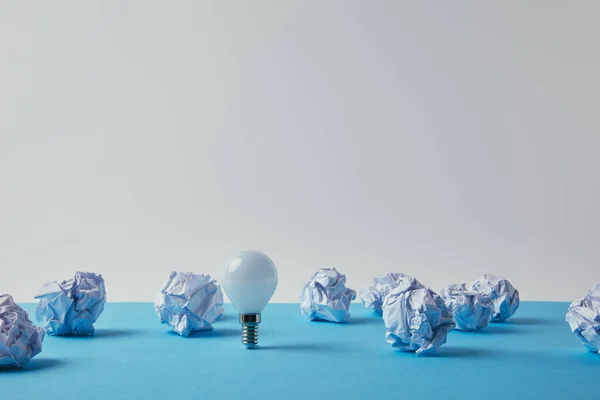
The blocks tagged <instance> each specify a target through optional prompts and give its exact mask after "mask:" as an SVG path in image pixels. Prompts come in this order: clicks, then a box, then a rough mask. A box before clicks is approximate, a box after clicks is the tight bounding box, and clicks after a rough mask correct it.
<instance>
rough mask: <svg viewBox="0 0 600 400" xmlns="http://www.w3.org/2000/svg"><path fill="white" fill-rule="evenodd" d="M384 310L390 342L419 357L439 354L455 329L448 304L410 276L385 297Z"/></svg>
mask: <svg viewBox="0 0 600 400" xmlns="http://www.w3.org/2000/svg"><path fill="white" fill-rule="evenodd" d="M382 310H383V321H384V322H385V329H386V335H385V338H386V340H387V342H388V343H390V344H391V345H392V347H394V348H395V349H398V350H402V351H410V352H413V351H414V352H416V353H417V355H418V356H422V355H427V354H430V353H433V352H435V351H436V350H437V349H438V348H439V347H440V346H441V345H442V344H444V343H446V336H447V335H448V332H450V331H451V330H452V329H453V328H454V326H455V323H454V318H453V317H452V312H451V311H450V310H449V309H448V307H447V306H446V303H445V302H444V300H443V299H442V298H441V297H440V296H439V295H438V294H437V293H435V292H434V291H433V290H431V289H430V288H428V287H427V286H425V285H423V284H422V283H421V282H419V281H418V280H416V279H415V278H412V277H410V276H407V275H405V276H403V277H402V278H401V280H400V282H399V283H398V285H397V286H396V287H395V288H394V289H392V291H391V292H390V293H388V295H387V296H385V298H384V300H383V306H382Z"/></svg>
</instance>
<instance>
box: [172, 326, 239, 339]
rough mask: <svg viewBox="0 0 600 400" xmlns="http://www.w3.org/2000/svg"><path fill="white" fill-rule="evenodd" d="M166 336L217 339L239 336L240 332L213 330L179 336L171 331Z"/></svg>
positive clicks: (235, 330)
mask: <svg viewBox="0 0 600 400" xmlns="http://www.w3.org/2000/svg"><path fill="white" fill-rule="evenodd" d="M167 334H168V335H171V336H179V337H184V338H186V339H196V338H219V337H228V336H240V334H241V331H240V330H239V329H230V328H214V329H211V330H209V331H196V332H192V333H191V334H190V335H189V336H181V335H180V334H178V333H177V332H173V331H167Z"/></svg>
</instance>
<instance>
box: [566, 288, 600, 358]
mask: <svg viewBox="0 0 600 400" xmlns="http://www.w3.org/2000/svg"><path fill="white" fill-rule="evenodd" d="M566 320H567V322H568V323H569V326H570V327H571V331H572V332H573V333H574V334H575V336H577V337H578V338H579V339H580V340H581V341H582V342H583V345H584V346H585V347H586V348H587V349H588V350H589V351H591V352H592V353H599V352H600V284H598V285H596V286H594V287H593V288H591V289H590V291H589V292H588V293H587V294H586V295H585V297H584V298H583V299H580V300H577V301H574V302H573V303H571V305H570V306H569V310H568V311H567V316H566Z"/></svg>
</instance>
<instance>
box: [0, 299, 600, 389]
mask: <svg viewBox="0 0 600 400" xmlns="http://www.w3.org/2000/svg"><path fill="white" fill-rule="evenodd" d="M23 306H24V307H25V308H26V309H27V310H29V311H30V313H31V312H33V310H34V308H35V306H34V305H33V304H25V305H23ZM567 307H568V304H567V303H547V302H524V303H522V304H521V307H520V308H519V310H518V311H517V313H516V314H515V315H514V316H513V317H512V318H511V319H510V320H508V321H507V322H505V323H501V324H491V325H490V326H488V327H487V328H485V329H483V330H482V331H479V332H472V333H464V332H458V331H454V332H451V333H450V334H449V336H448V341H447V343H446V344H445V345H444V346H442V347H441V348H440V350H439V352H438V354H437V355H436V356H429V357H416V356H415V355H414V354H413V353H403V352H399V351H395V350H393V349H392V348H391V346H390V345H389V344H388V343H387V342H386V341H385V339H384V333H385V328H384V325H383V321H382V320H381V318H380V317H378V316H376V315H374V314H372V313H371V312H369V311H368V310H366V309H364V307H363V306H362V304H359V303H355V304H352V306H351V313H352V317H351V318H350V321H349V322H348V323H346V324H335V323H329V322H309V321H306V320H305V319H303V317H301V316H300V311H299V308H298V305H297V304H270V305H268V306H267V308H266V309H265V311H264V313H263V323H262V324H261V326H260V345H261V346H260V349H257V350H246V349H244V348H243V347H242V345H241V343H240V329H239V324H238V320H237V314H235V312H234V310H233V308H232V307H231V305H229V304H228V305H226V306H225V313H226V317H225V318H224V320H223V321H220V322H217V323H215V325H214V330H212V331H208V332H202V333H198V334H195V335H193V336H192V337H188V338H184V337H180V336H178V335H177V334H174V333H171V332H169V330H168V328H167V326H165V325H161V324H160V323H159V322H158V319H157V316H156V314H155V313H154V309H153V305H152V304H151V303H109V304H107V305H106V309H105V311H104V313H103V314H102V316H101V317H100V319H99V320H98V322H97V323H96V328H97V331H96V335H95V336H94V337H51V336H46V338H45V340H44V347H43V351H42V353H40V354H39V355H38V356H37V357H36V358H34V359H33V360H32V361H31V362H30V363H29V364H28V366H27V367H26V368H24V369H22V370H14V369H11V370H2V371H0V399H7V400H8V399H11V400H16V399H28V400H30V399H35V398H40V399H45V400H54V399H84V398H85V399H89V400H94V399H176V400H182V399H199V398H202V399H209V398H218V399H243V398H263V399H277V398H285V399H286V400H292V399H301V398H302V399H307V398H324V399H328V398H335V399H342V398H343V399H374V398H381V399H384V398H410V399H469V398H480V399H507V398H508V399H511V398H512V399H572V398H582V399H594V398H600V391H599V390H600V389H598V378H600V356H599V355H596V354H592V353H589V352H587V351H586V350H585V348H584V347H583V345H582V344H581V343H580V341H579V339H577V338H576V337H575V336H573V334H572V333H571V332H570V330H569V327H568V325H567V323H566V322H565V321H564V316H565V312H566V310H567ZM32 315H33V314H32Z"/></svg>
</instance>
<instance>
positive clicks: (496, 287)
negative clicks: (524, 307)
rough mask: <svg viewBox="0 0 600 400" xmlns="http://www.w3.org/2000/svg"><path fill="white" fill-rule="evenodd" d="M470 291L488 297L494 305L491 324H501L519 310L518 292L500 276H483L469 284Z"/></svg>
mask: <svg viewBox="0 0 600 400" xmlns="http://www.w3.org/2000/svg"><path fill="white" fill-rule="evenodd" d="M470 290H473V291H475V292H479V293H484V294H487V295H488V296H490V298H491V299H492V303H494V314H493V315H492V317H491V321H492V322H503V321H506V320H507V319H508V318H510V317H511V316H512V315H513V314H514V313H515V312H516V311H517V308H519V291H518V290H517V289H515V288H514V287H513V285H512V284H511V283H510V282H509V281H508V280H506V279H504V278H503V277H501V276H498V275H494V274H485V275H483V276H482V277H481V278H479V279H477V280H476V281H475V282H473V283H471V284H470Z"/></svg>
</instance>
